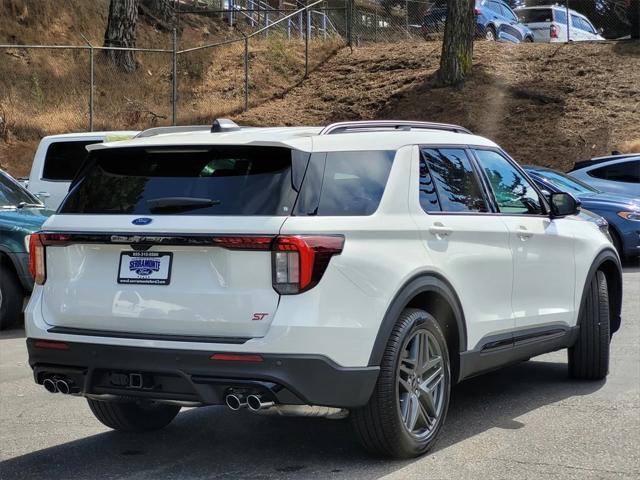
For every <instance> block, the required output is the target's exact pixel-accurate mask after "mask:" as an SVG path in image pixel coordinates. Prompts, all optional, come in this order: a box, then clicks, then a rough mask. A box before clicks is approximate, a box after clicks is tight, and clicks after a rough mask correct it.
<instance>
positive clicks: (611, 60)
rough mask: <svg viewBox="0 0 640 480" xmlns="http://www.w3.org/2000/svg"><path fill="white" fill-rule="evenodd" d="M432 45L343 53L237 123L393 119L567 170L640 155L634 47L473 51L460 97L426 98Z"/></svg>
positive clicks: (445, 93) (637, 51) (455, 91)
mask: <svg viewBox="0 0 640 480" xmlns="http://www.w3.org/2000/svg"><path fill="white" fill-rule="evenodd" d="M438 63H439V45H438V44H430V43H404V44H394V45H372V46H367V47H362V48H357V49H354V51H353V52H351V51H349V50H348V49H345V50H343V51H341V52H340V53H339V54H338V55H337V56H336V57H334V58H332V59H331V60H329V61H328V62H327V63H326V64H325V65H324V66H323V67H322V68H320V69H319V70H317V71H316V72H315V73H313V74H312V75H311V77H310V78H309V79H308V80H307V81H306V82H305V83H303V84H302V85H301V86H299V87H298V88H295V89H294V90H292V91H291V92H290V93H289V94H288V95H286V96H285V97H284V98H281V99H278V100H274V101H271V102H268V103H266V104H263V105H261V106H259V107H257V108H254V109H252V110H250V111H249V112H248V113H246V114H244V115H242V116H241V117H239V119H240V120H241V121H243V122H245V123H249V124H255V125H279V124H286V125H293V124H325V123H327V122H332V121H339V120H353V119H376V118H397V119H413V120H431V121H442V122H451V123H457V124H461V125H464V126H466V127H468V128H470V129H471V130H472V131H474V132H476V133H479V134H481V135H484V136H487V137H489V138H491V139H493V140H495V141H496V142H498V143H499V144H500V145H502V146H503V147H504V148H505V149H507V150H508V151H509V152H510V153H512V155H514V157H515V158H516V159H517V160H519V161H520V162H522V163H533V164H539V165H546V166H552V167H556V168H560V169H564V170H566V169H568V168H569V167H570V166H571V165H573V162H574V161H575V160H577V159H583V158H588V157H590V156H593V155H598V154H606V153H608V152H609V151H611V150H613V149H620V150H624V149H626V150H629V149H631V148H635V149H636V150H640V43H603V44H583V45H560V46H557V45H543V44H533V45H508V44H500V43H488V42H478V43H477V44H476V46H475V54H474V72H473V75H472V77H471V78H470V79H469V80H468V81H467V82H466V83H465V85H464V86H463V87H462V88H433V87H432V86H431V78H432V75H433V74H434V72H435V71H436V69H437V67H438Z"/></svg>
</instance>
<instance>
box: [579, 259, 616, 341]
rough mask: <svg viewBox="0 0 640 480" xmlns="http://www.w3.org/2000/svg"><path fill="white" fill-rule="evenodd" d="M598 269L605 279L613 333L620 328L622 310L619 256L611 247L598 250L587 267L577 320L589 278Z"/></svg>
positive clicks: (585, 295)
mask: <svg viewBox="0 0 640 480" xmlns="http://www.w3.org/2000/svg"><path fill="white" fill-rule="evenodd" d="M599 270H600V271H602V273H604V275H605V277H606V279H607V288H608V290H609V322H610V329H611V334H613V333H615V332H616V331H617V330H618V329H619V328H620V323H621V312H622V266H621V264H620V257H618V254H617V253H616V252H615V251H614V250H613V249H610V248H607V249H605V250H603V251H602V252H600V253H599V254H598V256H597V257H596V258H595V260H594V261H593V263H592V264H591V267H590V268H589V272H588V274H587V277H586V279H585V282H584V286H583V288H582V297H581V298H580V313H579V316H578V321H580V318H581V317H582V309H583V306H584V305H585V302H586V299H587V295H588V293H589V284H590V283H591V279H592V278H593V277H594V275H595V274H596V272H597V271H599Z"/></svg>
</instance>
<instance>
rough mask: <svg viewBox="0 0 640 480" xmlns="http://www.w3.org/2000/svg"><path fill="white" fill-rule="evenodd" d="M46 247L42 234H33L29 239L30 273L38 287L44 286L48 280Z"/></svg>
mask: <svg viewBox="0 0 640 480" xmlns="http://www.w3.org/2000/svg"><path fill="white" fill-rule="evenodd" d="M44 249H45V247H44V244H43V242H42V234H41V233H33V234H31V237H30V238H29V271H30V272H31V276H32V277H33V280H34V281H35V282H36V284H37V285H42V284H43V283H44V282H45V280H46V279H47V265H46V260H45V251H44Z"/></svg>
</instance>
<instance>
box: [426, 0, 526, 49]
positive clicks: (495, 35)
mask: <svg viewBox="0 0 640 480" xmlns="http://www.w3.org/2000/svg"><path fill="white" fill-rule="evenodd" d="M474 12H475V16H476V36H477V37H479V38H486V39H487V40H505V41H508V42H514V43H520V42H533V32H532V31H531V30H529V29H528V28H527V27H526V26H525V25H523V24H522V23H520V22H519V21H518V17H517V16H516V14H515V13H513V10H511V8H510V7H509V6H508V5H507V4H506V3H504V2H501V1H499V0H477V1H476V6H475V9H474ZM446 19H447V0H436V1H435V2H434V3H433V4H432V5H431V6H430V7H429V8H428V9H427V12H426V14H425V17H424V21H423V22H422V34H423V35H424V37H425V38H427V39H429V38H431V37H432V36H434V35H437V34H442V33H443V32H444V24H445V21H446Z"/></svg>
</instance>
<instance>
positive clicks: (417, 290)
mask: <svg viewBox="0 0 640 480" xmlns="http://www.w3.org/2000/svg"><path fill="white" fill-rule="evenodd" d="M405 308H419V309H422V310H425V311H427V312H428V313H430V314H431V315H433V316H434V317H435V318H436V320H437V321H438V324H439V325H440V327H441V328H442V330H443V334H444V336H445V338H446V340H447V347H448V348H449V356H450V360H451V370H452V371H451V379H452V381H453V382H454V383H456V382H457V380H458V376H459V371H460V352H464V351H466V349H467V328H466V323H465V318H464V312H463V310H462V304H461V303H460V299H459V298H458V295H457V294H456V292H455V290H454V289H453V287H452V286H451V284H450V283H449V282H448V281H447V280H446V279H445V278H444V277H443V276H442V275H440V274H438V273H435V272H422V273H419V274H417V275H415V276H413V277H411V278H410V279H409V280H407V281H406V282H405V283H404V285H403V286H402V287H401V288H400V289H399V290H398V292H397V293H396V295H395V297H394V299H393V300H392V301H391V303H390V304H389V307H388V308H387V311H386V313H385V315H384V317H383V319H382V323H381V325H380V328H379V329H378V334H377V336H376V339H375V342H374V344H373V349H372V351H371V356H370V357H369V366H376V365H380V361H381V360H382V356H383V354H384V350H385V348H386V346H387V342H388V340H389V336H390V335H391V331H392V330H393V326H394V325H395V323H396V321H397V319H398V316H399V315H400V313H401V312H402V310H404V309H405Z"/></svg>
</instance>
